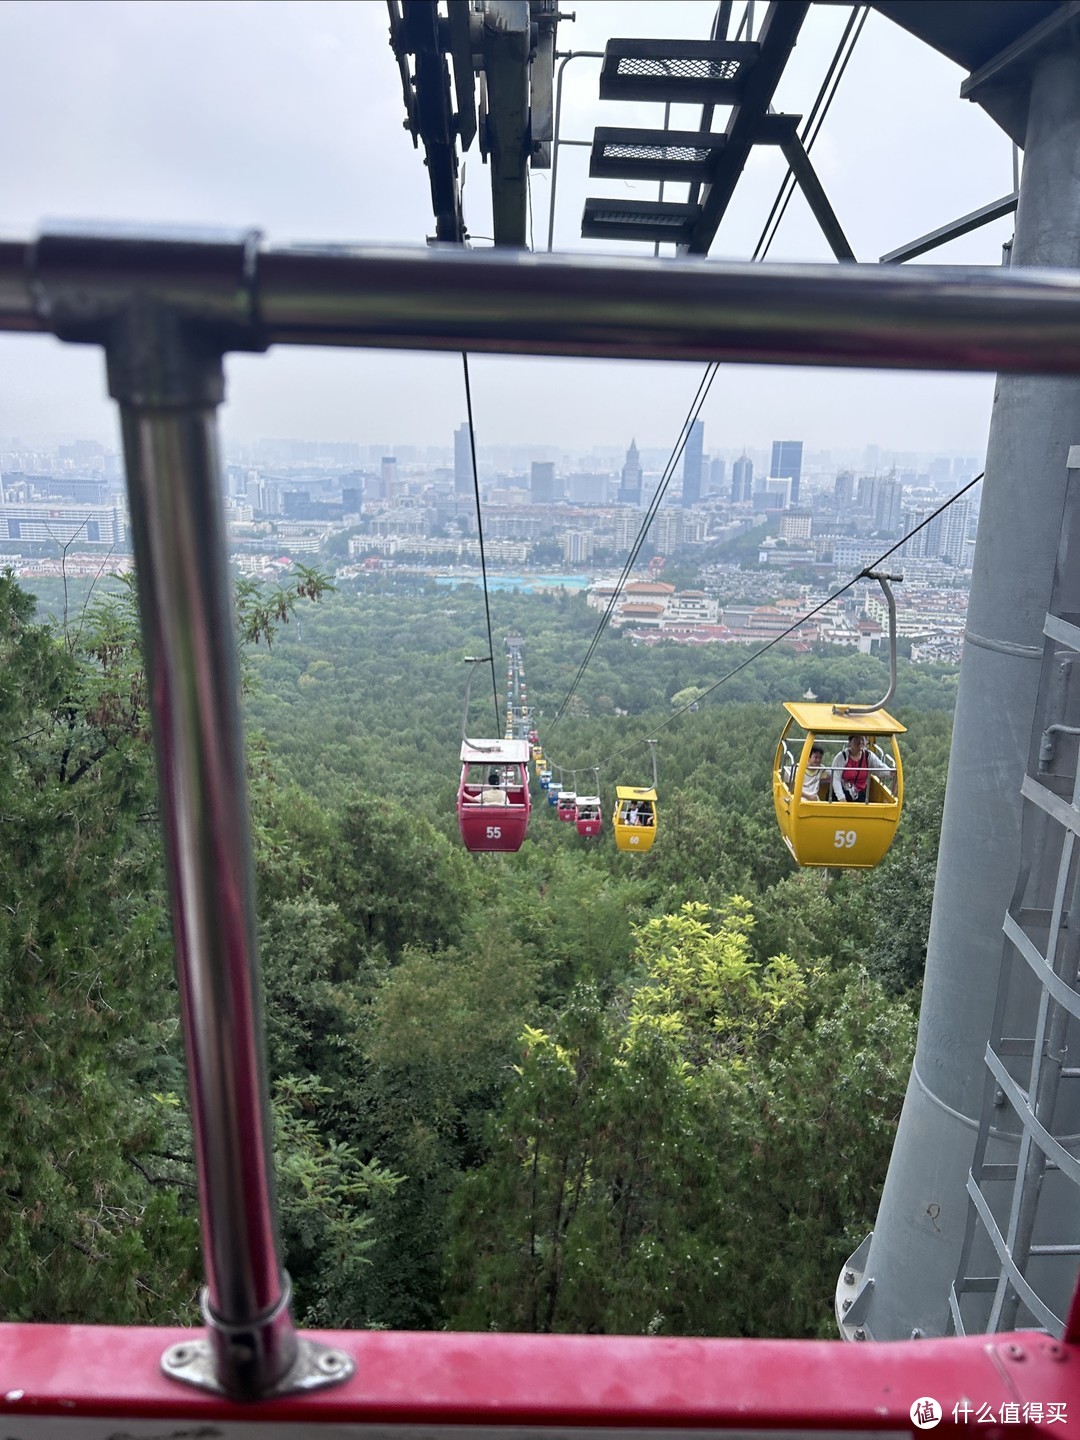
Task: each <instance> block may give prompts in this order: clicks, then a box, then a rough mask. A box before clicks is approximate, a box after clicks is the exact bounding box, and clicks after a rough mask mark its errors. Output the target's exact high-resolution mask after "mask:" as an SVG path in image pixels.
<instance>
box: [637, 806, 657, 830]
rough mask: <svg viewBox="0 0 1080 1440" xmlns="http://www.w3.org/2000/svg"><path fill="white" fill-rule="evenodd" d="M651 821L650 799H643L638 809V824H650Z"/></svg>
mask: <svg viewBox="0 0 1080 1440" xmlns="http://www.w3.org/2000/svg"><path fill="white" fill-rule="evenodd" d="M652 823H653V812H652V801H651V800H643V801H642V802H641V810H640V813H639V819H638V824H639V825H651V824H652Z"/></svg>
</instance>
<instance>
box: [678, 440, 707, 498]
mask: <svg viewBox="0 0 1080 1440" xmlns="http://www.w3.org/2000/svg"><path fill="white" fill-rule="evenodd" d="M704 448H705V421H704V420H695V421H694V423H693V424H692V425H691V426H690V434H689V435H688V436H687V440H686V448H685V449H684V450H683V462H682V503H683V505H684V506H685V505H696V504H697V502H698V501H699V500H700V499H701V464H702V457H703V451H704Z"/></svg>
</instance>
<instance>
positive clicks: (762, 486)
mask: <svg viewBox="0 0 1080 1440" xmlns="http://www.w3.org/2000/svg"><path fill="white" fill-rule="evenodd" d="M753 501H754V510H755V512H757V511H761V510H786V509H787V508H788V506H789V505H790V504H791V478H790V477H789V476H787V475H784V476H782V477H781V476H769V477H768V478H767V479H761V480H758V481H756V482H755V484H754V494H753Z"/></svg>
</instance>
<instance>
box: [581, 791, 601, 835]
mask: <svg viewBox="0 0 1080 1440" xmlns="http://www.w3.org/2000/svg"><path fill="white" fill-rule="evenodd" d="M576 820H577V833H578V834H579V835H599V834H600V831H601V830H602V829H603V828H604V817H603V814H602V813H601V810H600V796H599V795H579V796H578V797H577V814H576Z"/></svg>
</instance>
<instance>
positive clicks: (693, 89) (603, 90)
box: [600, 40, 761, 105]
mask: <svg viewBox="0 0 1080 1440" xmlns="http://www.w3.org/2000/svg"><path fill="white" fill-rule="evenodd" d="M760 53H761V46H760V45H759V44H758V43H757V42H756V41H753V40H609V41H608V43H607V45H606V46H605V48H604V64H603V68H602V69H601V71H600V99H601V100H659V101H661V102H663V101H668V100H670V101H671V102H672V103H673V104H680V103H691V104H702V105H708V104H717V105H735V104H737V103H738V102H739V101H740V100H741V99H742V95H743V89H744V87H745V85H746V80H747V77H748V75H749V74H750V72H751V70H752V69H753V67H754V64H755V62H756V61H757V58H758V56H759V55H760Z"/></svg>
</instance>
